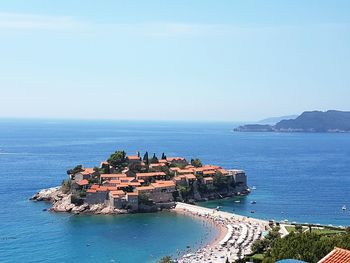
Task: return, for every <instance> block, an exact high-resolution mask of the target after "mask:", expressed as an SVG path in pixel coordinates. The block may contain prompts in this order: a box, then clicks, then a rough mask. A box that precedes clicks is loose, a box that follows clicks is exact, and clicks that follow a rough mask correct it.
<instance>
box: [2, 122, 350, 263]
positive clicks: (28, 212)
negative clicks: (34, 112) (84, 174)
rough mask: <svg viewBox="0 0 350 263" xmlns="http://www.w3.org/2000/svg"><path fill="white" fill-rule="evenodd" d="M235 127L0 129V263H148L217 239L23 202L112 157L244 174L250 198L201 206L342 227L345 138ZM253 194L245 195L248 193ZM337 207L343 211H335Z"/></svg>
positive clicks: (155, 222) (140, 218)
mask: <svg viewBox="0 0 350 263" xmlns="http://www.w3.org/2000/svg"><path fill="white" fill-rule="evenodd" d="M235 126H236V124H235V123H229V122H226V123H221V122H203V123H200V122H155V121H100V120H98V121H97V120H96V121H91V120H89V121H87V120H21V119H1V120H0V262H157V261H158V260H159V259H160V258H161V257H162V256H166V255H171V256H173V257H176V256H177V255H179V254H181V253H184V252H190V251H193V250H195V249H197V248H198V247H200V246H202V245H203V244H205V243H207V242H209V241H210V240H212V239H213V238H214V237H215V236H217V234H218V233H217V230H216V229H215V228H213V227H212V226H211V225H208V223H204V222H202V221H200V220H198V219H195V218H192V217H187V216H184V215H177V214H174V213H172V212H160V213H150V214H134V215H122V216H86V215H70V214H64V213H62V214H56V213H51V212H48V211H46V209H48V208H49V207H50V205H49V204H47V203H43V202H32V201H29V198H30V197H31V196H32V195H33V194H35V193H36V192H37V191H39V190H40V189H43V188H48V187H53V186H57V185H59V184H60V183H61V182H62V180H64V179H66V178H67V174H66V170H67V169H69V168H72V167H74V166H75V165H77V164H82V165H84V166H86V167H93V166H98V165H99V163H100V162H101V161H103V160H106V159H107V158H108V156H109V155H110V154H111V153H113V152H114V151H116V150H125V151H127V152H128V153H129V154H135V153H136V152H137V151H140V152H141V154H143V153H144V152H145V151H148V152H149V154H150V155H152V154H153V153H156V154H157V155H158V156H160V155H161V154H162V153H163V152H164V153H165V154H166V155H167V156H183V157H186V158H187V159H188V160H190V159H191V158H192V157H195V158H199V159H201V160H202V162H203V163H209V164H215V165H220V166H222V167H224V168H227V169H230V168H235V169H243V170H245V171H246V174H247V177H248V184H249V187H250V188H251V189H252V192H251V194H250V195H248V196H245V197H235V198H230V199H222V200H218V201H208V202H201V203H199V204H198V205H202V206H206V207H217V206H220V209H221V210H224V211H228V212H232V213H237V214H240V215H245V216H249V217H256V218H261V219H274V220H285V219H286V220H289V221H290V222H294V221H296V222H300V223H306V222H307V223H320V224H327V225H328V224H332V225H337V226H339V225H342V226H348V225H350V212H349V211H350V134H345V133H334V134H326V133H239V132H233V128H234V127H235ZM253 189H254V190H253ZM344 205H345V206H346V207H347V208H348V209H346V210H343V209H342V207H343V206H344Z"/></svg>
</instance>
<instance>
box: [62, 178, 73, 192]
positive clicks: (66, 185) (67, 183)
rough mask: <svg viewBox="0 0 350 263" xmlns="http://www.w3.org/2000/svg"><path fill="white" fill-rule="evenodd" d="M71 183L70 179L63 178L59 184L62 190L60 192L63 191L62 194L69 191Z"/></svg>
mask: <svg viewBox="0 0 350 263" xmlns="http://www.w3.org/2000/svg"><path fill="white" fill-rule="evenodd" d="M71 185H72V182H71V180H70V179H68V180H63V181H62V184H61V191H62V193H64V194H67V193H69V191H70V187H71Z"/></svg>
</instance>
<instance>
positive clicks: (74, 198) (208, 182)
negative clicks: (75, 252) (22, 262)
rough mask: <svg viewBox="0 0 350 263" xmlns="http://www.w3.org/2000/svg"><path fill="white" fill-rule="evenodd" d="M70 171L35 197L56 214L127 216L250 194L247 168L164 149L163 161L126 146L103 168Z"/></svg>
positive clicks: (84, 168)
mask: <svg viewBox="0 0 350 263" xmlns="http://www.w3.org/2000/svg"><path fill="white" fill-rule="evenodd" d="M67 174H68V178H67V179H66V180H64V181H63V182H62V185H61V186H59V187H54V188H49V189H44V190H41V191H39V192H38V193H37V194H35V195H34V196H33V197H32V198H31V200H34V201H49V202H52V208H51V209H50V211H54V212H70V213H75V214H80V213H91V214H125V213H137V212H155V211H159V210H162V209H169V208H173V207H175V202H186V203H194V202H196V201H205V200H209V199H217V198H224V197H231V196H234V195H246V194H248V193H249V188H248V186H247V177H246V174H245V172H244V171H243V170H238V169H224V168H222V167H220V166H217V165H208V164H207V165H203V164H202V162H201V161H200V160H199V159H191V161H190V162H188V161H187V160H186V159H185V158H183V157H167V156H166V155H165V154H164V153H163V154H162V156H161V158H159V159H158V157H157V156H156V154H153V156H152V157H149V155H148V152H146V153H145V154H144V155H143V158H141V155H140V153H139V152H138V153H137V154H136V155H127V154H126V152H125V151H122V150H120V151H116V152H115V153H113V154H111V156H110V157H109V158H108V160H106V161H103V162H101V163H100V165H99V166H98V167H83V166H82V165H77V166H76V167H74V168H73V169H70V170H68V171H67Z"/></svg>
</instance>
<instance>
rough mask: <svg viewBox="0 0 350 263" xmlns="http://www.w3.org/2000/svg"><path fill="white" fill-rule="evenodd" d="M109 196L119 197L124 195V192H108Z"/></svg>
mask: <svg viewBox="0 0 350 263" xmlns="http://www.w3.org/2000/svg"><path fill="white" fill-rule="evenodd" d="M110 193H111V195H112V196H113V197H114V196H119V195H125V192H124V191H122V190H114V191H111V192H110Z"/></svg>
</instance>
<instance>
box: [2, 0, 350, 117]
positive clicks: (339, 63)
mask: <svg viewBox="0 0 350 263" xmlns="http://www.w3.org/2000/svg"><path fill="white" fill-rule="evenodd" d="M349 13H350V2H349V1H301V0H298V1H283V3H282V2H280V1H277V0H270V1H263V2H262V1H234V2H233V1H228V0H223V1H209V0H205V1H203V0H192V1H184V0H180V1H173V2H166V3H164V2H162V1H159V0H158V1H157V0H151V1H135V2H124V1H104V2H103V5H102V4H101V3H97V2H89V3H86V2H85V1H81V0H77V1H74V2H72V1H68V0H62V1H59V2H55V3H54V2H50V3H47V2H46V1H42V0H39V1H37V0H28V1H25V2H23V1H19V0H13V1H8V2H1V3H0V47H1V48H0V57H1V63H0V70H1V72H2V76H1V78H0V87H1V98H2V103H1V104H0V118H35V119H37V118H39V119H104V120H109V119H113V120H160V121H162V120H164V121H225V122H256V121H259V120H262V119H265V118H270V117H278V116H285V115H292V114H297V115H298V114H300V113H302V112H303V111H309V110H328V109H337V110H349V106H348V98H349V97H350V88H349V86H350V74H348V71H349V70H348V69H349V68H350V16H349V15H348V14H349Z"/></svg>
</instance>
